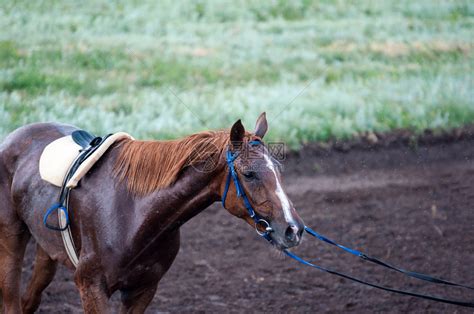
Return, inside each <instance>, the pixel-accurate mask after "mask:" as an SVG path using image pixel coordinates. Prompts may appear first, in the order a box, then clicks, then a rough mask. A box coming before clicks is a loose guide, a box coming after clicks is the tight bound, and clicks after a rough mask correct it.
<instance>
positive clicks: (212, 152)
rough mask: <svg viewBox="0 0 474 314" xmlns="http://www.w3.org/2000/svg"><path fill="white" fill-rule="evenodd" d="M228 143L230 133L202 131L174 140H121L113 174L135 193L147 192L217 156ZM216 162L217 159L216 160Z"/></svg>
mask: <svg viewBox="0 0 474 314" xmlns="http://www.w3.org/2000/svg"><path fill="white" fill-rule="evenodd" d="M228 143H229V132H223V131H205V132H200V133H196V134H193V135H190V136H187V137H185V138H182V139H177V140H167V141H136V140H124V141H123V142H122V143H120V153H119V155H118V157H117V160H116V163H115V167H114V175H115V176H117V177H118V178H119V180H120V181H125V180H126V182H127V187H128V189H129V191H131V192H132V193H133V194H135V195H146V194H149V193H151V192H153V191H155V190H157V189H160V188H165V187H168V186H170V185H172V184H173V183H174V182H175V181H176V179H177V178H178V175H179V174H180V172H181V171H182V170H183V169H184V168H186V167H188V166H193V165H196V164H198V163H202V162H204V161H206V160H207V158H219V156H220V155H221V154H222V153H223V151H224V149H225V148H226V147H227V145H228ZM215 162H217V160H215Z"/></svg>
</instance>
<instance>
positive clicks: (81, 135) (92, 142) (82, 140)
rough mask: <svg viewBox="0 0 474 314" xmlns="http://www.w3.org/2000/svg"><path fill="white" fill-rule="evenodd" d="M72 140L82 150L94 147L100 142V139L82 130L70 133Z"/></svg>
mask: <svg viewBox="0 0 474 314" xmlns="http://www.w3.org/2000/svg"><path fill="white" fill-rule="evenodd" d="M72 139H73V140H74V142H76V143H77V145H79V146H81V147H82V148H88V147H94V146H97V145H98V144H99V143H101V142H102V138H101V137H99V136H95V135H93V134H91V133H89V132H87V131H84V130H77V131H74V132H72Z"/></svg>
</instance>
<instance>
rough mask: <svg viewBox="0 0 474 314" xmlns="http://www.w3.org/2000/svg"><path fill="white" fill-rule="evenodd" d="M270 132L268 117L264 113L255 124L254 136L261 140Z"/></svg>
mask: <svg viewBox="0 0 474 314" xmlns="http://www.w3.org/2000/svg"><path fill="white" fill-rule="evenodd" d="M267 130H268V123H267V116H266V114H265V112H262V113H261V114H260V116H259V117H258V119H257V123H255V131H254V134H255V135H257V136H258V137H260V138H263V137H264V136H265V133H267Z"/></svg>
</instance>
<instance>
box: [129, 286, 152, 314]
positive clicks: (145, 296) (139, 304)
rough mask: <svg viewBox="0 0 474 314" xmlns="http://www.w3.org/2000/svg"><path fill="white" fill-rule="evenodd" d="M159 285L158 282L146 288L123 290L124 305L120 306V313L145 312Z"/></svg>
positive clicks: (135, 313)
mask: <svg viewBox="0 0 474 314" xmlns="http://www.w3.org/2000/svg"><path fill="white" fill-rule="evenodd" d="M157 286H158V283H157V284H155V285H152V286H149V287H147V288H145V289H143V288H142V289H140V290H132V291H130V290H126V291H122V306H121V308H120V313H122V314H125V313H127V314H129V313H133V314H141V313H144V312H145V310H146V308H147V307H148V305H149V304H150V302H151V300H153V297H154V296H155V292H156V288H157Z"/></svg>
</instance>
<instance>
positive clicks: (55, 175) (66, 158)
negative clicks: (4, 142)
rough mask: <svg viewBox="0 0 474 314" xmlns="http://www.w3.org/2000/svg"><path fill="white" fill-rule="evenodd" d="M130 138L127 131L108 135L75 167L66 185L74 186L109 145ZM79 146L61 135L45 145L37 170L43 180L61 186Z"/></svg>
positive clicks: (77, 153) (70, 137)
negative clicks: (75, 169)
mask: <svg viewBox="0 0 474 314" xmlns="http://www.w3.org/2000/svg"><path fill="white" fill-rule="evenodd" d="M126 138H127V139H132V140H133V137H132V136H130V135H128V134H127V133H123V132H119V133H115V134H113V135H111V136H109V137H108V138H107V139H106V140H105V141H104V143H102V145H101V146H100V147H99V148H98V149H97V150H96V151H95V152H94V153H93V154H92V155H91V156H89V158H87V159H86V160H85V161H84V162H83V163H82V164H81V165H80V166H79V168H78V169H77V171H76V172H75V174H74V176H73V177H72V178H71V179H70V180H69V181H68V182H67V187H69V188H75V187H76V186H77V184H78V183H79V181H80V180H81V178H82V177H83V176H84V175H86V173H87V172H88V171H89V170H90V169H91V168H92V166H93V165H94V164H95V163H96V162H97V161H98V160H99V159H100V157H102V155H104V153H105V152H106V151H107V150H108V149H109V147H110V146H111V145H112V144H113V143H115V142H116V141H118V140H121V139H126ZM81 149H82V147H81V146H79V145H78V144H76V142H74V140H73V139H72V136H70V135H69V136H65V137H61V138H59V139H57V140H55V141H53V142H51V143H50V144H49V145H48V146H46V147H45V149H44V150H43V153H42V154H41V158H40V162H39V172H40V176H41V178H42V179H43V180H45V181H47V182H49V183H51V184H53V185H55V186H57V187H61V186H62V184H63V182H64V178H65V177H66V175H67V172H68V170H69V168H70V167H71V166H72V163H73V162H74V160H75V159H76V157H77V156H78V155H79V153H80V150H81Z"/></svg>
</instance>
